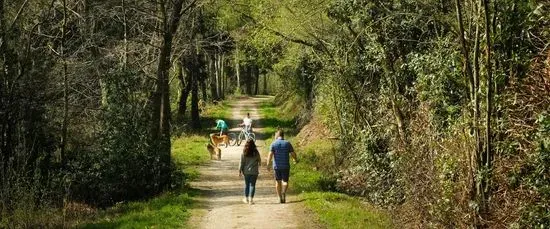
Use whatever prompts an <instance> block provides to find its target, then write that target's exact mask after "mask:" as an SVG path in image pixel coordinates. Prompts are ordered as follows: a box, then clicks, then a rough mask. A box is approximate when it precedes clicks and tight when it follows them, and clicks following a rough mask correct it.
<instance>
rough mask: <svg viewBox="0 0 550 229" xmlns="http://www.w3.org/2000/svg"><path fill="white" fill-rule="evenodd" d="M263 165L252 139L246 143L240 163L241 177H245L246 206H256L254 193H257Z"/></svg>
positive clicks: (244, 199)
mask: <svg viewBox="0 0 550 229" xmlns="http://www.w3.org/2000/svg"><path fill="white" fill-rule="evenodd" d="M261 163H262V159H261V157H260V152H258V149H257V148H256V144H254V141H253V140H252V139H249V140H248V141H246V144H245V145H244V150H243V154H241V162H240V163H239V177H242V176H243V175H244V198H243V202H244V203H245V204H246V203H248V204H254V192H255V191H256V190H255V189H256V180H257V179H258V174H259V171H258V168H259V167H260V165H261Z"/></svg>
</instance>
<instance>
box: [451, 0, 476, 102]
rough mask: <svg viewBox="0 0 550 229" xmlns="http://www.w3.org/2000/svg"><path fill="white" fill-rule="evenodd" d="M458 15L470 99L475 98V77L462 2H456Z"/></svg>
mask: <svg viewBox="0 0 550 229" xmlns="http://www.w3.org/2000/svg"><path fill="white" fill-rule="evenodd" d="M455 2H456V15H457V20H458V30H459V34H458V39H459V40H460V49H461V51H462V56H463V58H464V62H463V73H464V75H465V76H466V77H467V78H468V82H469V86H470V87H469V88H470V94H469V95H470V99H471V98H473V94H474V92H473V90H474V87H473V84H474V80H473V77H472V69H471V66H470V56H469V51H468V50H469V49H468V44H467V43H466V39H465V38H464V22H463V19H462V5H461V4H460V0H456V1H455Z"/></svg>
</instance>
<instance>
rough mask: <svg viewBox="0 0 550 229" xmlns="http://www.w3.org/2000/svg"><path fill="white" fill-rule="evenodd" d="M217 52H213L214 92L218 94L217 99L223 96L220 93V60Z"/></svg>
mask: <svg viewBox="0 0 550 229" xmlns="http://www.w3.org/2000/svg"><path fill="white" fill-rule="evenodd" d="M219 59H220V58H219V54H218V53H216V54H215V58H214V70H215V72H216V94H217V95H218V99H221V98H223V96H222V93H221V76H220V61H219Z"/></svg>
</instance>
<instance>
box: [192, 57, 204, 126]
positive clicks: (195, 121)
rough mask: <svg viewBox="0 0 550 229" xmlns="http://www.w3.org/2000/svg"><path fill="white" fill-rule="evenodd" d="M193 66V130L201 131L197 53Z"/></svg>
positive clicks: (193, 59)
mask: <svg viewBox="0 0 550 229" xmlns="http://www.w3.org/2000/svg"><path fill="white" fill-rule="evenodd" d="M192 62H193V64H192V65H191V66H192V68H191V72H190V73H191V82H190V83H191V127H192V128H193V129H200V128H201V122H200V116H199V115H200V114H199V79H200V68H201V66H200V65H199V57H198V56H197V54H196V53H193V58H192Z"/></svg>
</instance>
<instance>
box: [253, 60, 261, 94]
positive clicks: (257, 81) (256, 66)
mask: <svg viewBox="0 0 550 229" xmlns="http://www.w3.org/2000/svg"><path fill="white" fill-rule="evenodd" d="M254 77H256V78H255V79H256V83H255V86H254V95H257V94H258V89H259V87H260V69H259V68H258V65H254Z"/></svg>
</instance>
